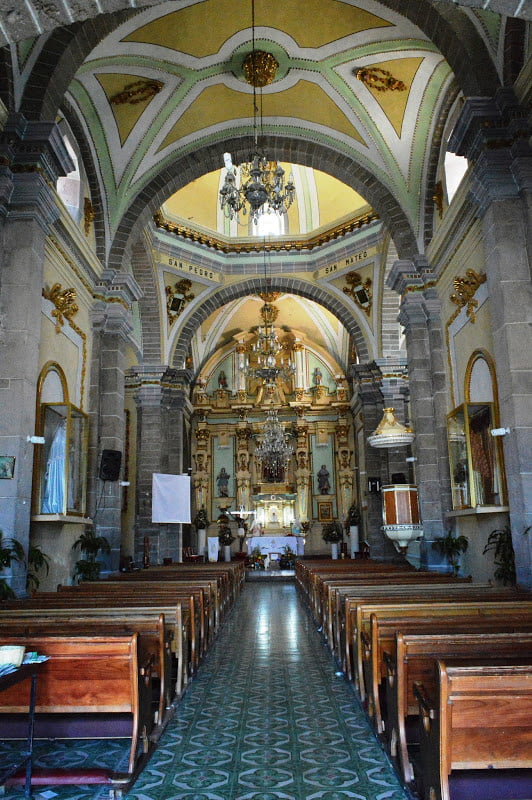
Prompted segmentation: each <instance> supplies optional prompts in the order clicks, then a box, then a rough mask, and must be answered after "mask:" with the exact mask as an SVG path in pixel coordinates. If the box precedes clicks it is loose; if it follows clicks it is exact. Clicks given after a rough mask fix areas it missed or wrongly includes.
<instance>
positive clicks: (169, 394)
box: [126, 364, 192, 411]
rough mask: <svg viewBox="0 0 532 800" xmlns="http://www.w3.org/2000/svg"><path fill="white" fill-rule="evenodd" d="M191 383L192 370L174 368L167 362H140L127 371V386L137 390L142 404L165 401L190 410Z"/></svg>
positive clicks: (168, 404)
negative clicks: (146, 363)
mask: <svg viewBox="0 0 532 800" xmlns="http://www.w3.org/2000/svg"><path fill="white" fill-rule="evenodd" d="M191 383H192V373H191V371H190V370H188V369H174V368H172V367H168V366H167V365H166V364H151V365H150V364H148V365H145V364H139V365H137V366H136V367H131V368H130V369H128V370H127V371H126V386H127V387H128V389H135V390H136V399H137V402H140V404H141V405H157V404H159V403H164V404H165V405H167V406H168V407H170V406H171V407H172V408H183V409H186V410H189V411H190V410H191V408H192V406H190V402H189V391H190V385H191ZM189 406H190V408H189Z"/></svg>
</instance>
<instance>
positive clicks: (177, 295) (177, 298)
mask: <svg viewBox="0 0 532 800" xmlns="http://www.w3.org/2000/svg"><path fill="white" fill-rule="evenodd" d="M191 286H192V282H191V281H189V280H188V278H183V280H181V281H178V282H177V283H176V284H175V286H174V288H173V289H172V287H171V286H166V287H165V292H166V314H167V316H168V323H169V324H170V326H172V325H173V324H174V322H175V321H176V319H177V318H178V316H179V315H180V314H181V312H182V311H183V309H184V308H185V306H186V305H187V303H190V301H191V300H194V297H195V295H194V294H192V292H190V291H189V289H190V287H191Z"/></svg>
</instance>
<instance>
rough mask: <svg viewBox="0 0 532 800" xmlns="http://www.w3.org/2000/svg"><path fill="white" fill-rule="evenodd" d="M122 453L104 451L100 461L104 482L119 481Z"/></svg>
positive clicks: (101, 475)
mask: <svg viewBox="0 0 532 800" xmlns="http://www.w3.org/2000/svg"><path fill="white" fill-rule="evenodd" d="M121 463H122V453H121V452H120V450H102V458H101V461H100V479H101V480H102V481H117V480H118V476H119V475H120V464H121Z"/></svg>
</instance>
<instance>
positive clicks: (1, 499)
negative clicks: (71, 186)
mask: <svg viewBox="0 0 532 800" xmlns="http://www.w3.org/2000/svg"><path fill="white" fill-rule="evenodd" d="M0 163H1V167H0V216H1V218H2V219H3V226H2V241H1V253H0V407H1V408H2V413H1V414H0V452H1V453H2V455H9V456H14V457H15V471H14V477H13V479H12V480H2V481H0V530H2V532H3V536H4V537H5V538H6V539H8V538H15V539H18V540H19V541H20V542H21V544H22V545H23V547H24V549H25V550H26V551H27V549H28V543H29V529H30V511H31V488H32V473H33V448H34V445H32V444H29V443H28V442H27V437H28V436H31V435H33V434H34V433H35V393H36V387H37V378H38V369H39V343H40V334H41V325H40V320H41V294H42V284H43V264H44V248H45V241H46V236H47V234H48V232H49V230H50V226H51V225H52V224H53V222H54V221H55V220H56V219H57V217H58V211H57V208H56V205H55V197H54V192H53V190H52V189H51V188H50V185H49V184H51V185H52V186H54V185H55V182H56V180H57V178H58V177H59V176H61V175H66V173H67V172H68V171H69V170H71V169H73V165H72V163H71V161H70V158H69V156H68V154H67V152H66V149H65V147H64V144H63V140H62V138H61V136H60V134H59V131H58V129H57V127H56V125H55V124H54V123H52V122H50V123H37V122H32V123H29V122H27V121H26V120H25V119H24V118H23V117H22V116H20V115H17V116H15V117H12V118H10V119H9V120H8V122H7V123H6V126H5V128H4V130H3V132H2V134H1V137H0ZM8 573H9V571H8ZM6 576H7V577H8V580H11V584H12V588H13V589H14V590H15V591H16V592H17V593H19V592H21V591H24V584H25V572H24V570H23V569H22V568H20V567H17V566H15V565H14V566H13V573H12V579H11V578H10V577H9V574H7V575H6Z"/></svg>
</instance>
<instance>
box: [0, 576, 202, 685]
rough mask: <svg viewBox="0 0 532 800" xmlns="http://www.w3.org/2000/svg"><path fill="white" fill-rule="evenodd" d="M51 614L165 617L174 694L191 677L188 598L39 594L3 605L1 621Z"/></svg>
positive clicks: (191, 631)
mask: <svg viewBox="0 0 532 800" xmlns="http://www.w3.org/2000/svg"><path fill="white" fill-rule="evenodd" d="M51 613H67V614H68V613H70V614H71V615H73V614H74V613H76V614H77V613H80V614H84V615H85V616H93V617H94V618H95V619H99V618H100V617H102V618H105V617H107V618H111V619H114V618H115V617H117V616H118V617H121V618H129V617H132V618H133V619H134V618H136V617H137V616H139V615H140V616H152V617H154V616H155V617H158V616H159V614H163V615H164V620H165V627H168V629H169V630H168V631H167V632H166V633H165V639H169V640H170V641H171V642H172V645H171V646H172V653H173V654H174V656H175V658H176V661H177V678H176V681H175V686H176V694H177V695H178V696H179V695H180V694H181V693H182V691H183V690H184V688H185V686H186V684H187V682H188V677H189V675H191V674H193V672H194V670H195V665H196V662H197V649H196V645H195V639H196V637H195V632H194V631H195V623H194V617H195V613H196V612H195V605H194V597H193V596H192V595H191V596H190V597H189V598H188V599H187V600H186V601H181V600H177V601H176V600H172V601H170V600H168V598H167V597H164V598H159V597H157V598H154V597H145V596H142V597H138V596H135V597H133V598H129V597H121V598H120V599H118V598H112V597H109V596H108V595H103V596H100V597H91V596H89V595H79V596H72V595H70V594H68V593H60V592H59V593H57V592H50V593H40V594H37V595H35V596H34V597H33V598H31V599H29V600H13V601H9V602H6V603H3V604H2V609H1V611H0V620H1V619H7V618H8V615H11V616H12V618H14V619H17V620H23V619H24V620H30V621H31V620H32V619H34V618H35V617H39V618H41V617H43V616H49V615H50V614H51Z"/></svg>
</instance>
